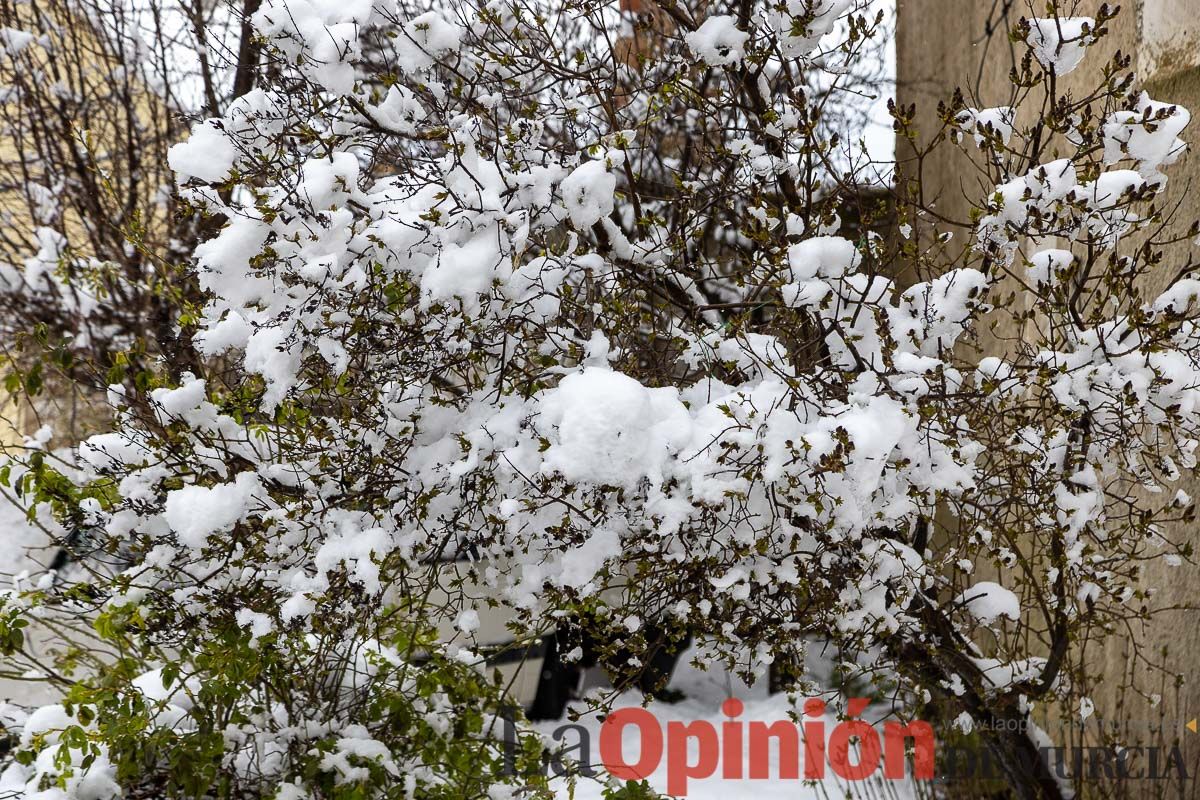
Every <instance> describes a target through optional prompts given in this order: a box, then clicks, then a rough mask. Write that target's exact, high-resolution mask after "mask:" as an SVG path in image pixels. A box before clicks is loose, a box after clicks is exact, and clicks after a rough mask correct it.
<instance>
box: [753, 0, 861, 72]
mask: <svg viewBox="0 0 1200 800" xmlns="http://www.w3.org/2000/svg"><path fill="white" fill-rule="evenodd" d="M854 2H855V0H786V2H784V3H771V4H769V5H770V8H769V9H768V10H767V21H768V23H769V24H770V25H771V27H772V28H774V29H775V33H776V35H777V36H778V37H779V50H780V52H781V53H782V54H783V57H784V58H801V57H803V56H806V55H808V54H809V53H811V52H812V51H813V49H814V48H815V47H816V46H817V45H818V44H819V43H820V41H821V38H822V37H824V36H825V35H826V34H828V33H829V32H830V31H832V30H833V27H834V25H836V24H837V21H838V20H839V19H840V18H841V17H842V15H843V14H845V13H846V12H847V11H849V10H850V9H851V8H853V7H854Z"/></svg>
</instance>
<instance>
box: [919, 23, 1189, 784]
mask: <svg viewBox="0 0 1200 800" xmlns="http://www.w3.org/2000/svg"><path fill="white" fill-rule="evenodd" d="M1030 5H1031V3H1030V2H1028V1H1027V0H1017V2H1015V3H1004V2H998V3H992V2H971V1H969V0H898V7H899V17H898V30H897V69H898V87H897V95H898V98H897V99H898V101H899V103H901V104H909V103H915V104H916V105H917V114H916V125H917V127H918V129H919V131H920V141H919V146H918V147H917V148H916V150H914V149H913V148H912V147H911V146H910V145H909V144H908V143H906V142H904V141H900V142H898V149H897V157H898V159H900V162H901V163H900V166H899V169H898V173H899V174H900V176H901V180H902V181H903V179H904V178H905V177H906V176H908V177H915V176H917V175H919V176H920V178H921V182H922V184H923V186H924V190H925V192H926V194H925V196H926V198H927V199H936V202H937V208H938V211H939V213H940V214H942V215H944V216H946V217H948V218H950V219H951V220H958V221H965V220H967V218H968V212H969V209H970V203H969V200H968V198H969V197H971V198H981V197H983V196H985V193H986V191H987V189H988V188H989V187H988V186H987V184H986V182H985V181H984V180H983V179H982V177H981V176H979V174H978V172H977V170H975V169H974V168H973V167H972V166H971V163H970V161H969V160H968V159H967V158H966V157H965V156H964V155H961V154H958V153H956V152H955V148H953V147H941V148H939V149H938V150H937V151H936V153H935V154H934V155H931V156H925V157H922V156H920V150H921V146H923V145H926V144H928V142H929V141H930V139H931V138H932V137H933V136H934V135H935V134H936V132H937V131H938V130H939V129H940V127H941V123H940V121H939V120H938V116H937V104H938V102H939V101H946V102H949V101H950V98H951V97H952V95H953V92H954V90H955V88H956V87H959V88H961V89H962V90H963V92H964V94H965V96H966V99H967V104H968V105H971V106H976V107H979V108H985V107H991V106H996V105H1004V104H1007V101H1008V99H1009V90H1010V87H1009V84H1008V72H1009V69H1010V67H1011V66H1012V65H1013V63H1014V61H1015V59H1019V58H1020V57H1021V55H1022V54H1023V50H1024V47H1023V45H1021V44H1020V43H1017V44H1013V43H1011V42H1010V41H1009V38H1008V31H1009V30H1011V29H1012V28H1013V27H1014V26H1015V25H1016V23H1017V20H1018V19H1019V18H1020V17H1021V16H1022V15H1023V14H1024V15H1026V16H1029V15H1031V11H1030ZM1032 5H1033V6H1034V8H1035V9H1036V12H1040V11H1041V10H1042V8H1041V7H1042V3H1040V2H1033V3H1032ZM1098 5H1099V2H1098V1H1097V2H1094V1H1093V0H1084V2H1081V3H1080V4H1079V9H1078V12H1076V13H1079V14H1084V15H1088V14H1092V13H1094V9H1095V8H1096V7H1097V6H1098ZM1005 6H1011V7H1010V8H1009V9H1008V11H1007V14H1005V13H1004V7H1005ZM1122 7H1123V11H1122V14H1121V16H1120V17H1119V18H1118V20H1117V21H1115V22H1114V23H1113V24H1112V25H1111V26H1110V30H1111V34H1110V35H1109V36H1108V37H1106V38H1105V39H1104V40H1103V42H1102V44H1100V45H1098V46H1097V47H1094V48H1092V49H1091V50H1090V51H1089V54H1088V55H1087V57H1086V58H1085V60H1084V62H1083V64H1082V65H1081V66H1080V67H1079V69H1078V70H1077V71H1076V72H1075V73H1073V74H1071V75H1069V76H1067V78H1066V79H1065V80H1063V82H1062V84H1061V85H1062V86H1064V87H1065V88H1066V89H1067V90H1068V91H1076V92H1078V91H1079V90H1080V87H1081V86H1082V82H1084V81H1087V82H1089V83H1093V84H1094V83H1095V82H1097V81H1098V79H1099V72H1098V70H1099V68H1100V67H1101V66H1102V65H1103V64H1104V63H1105V62H1106V61H1107V60H1108V59H1109V58H1111V56H1112V55H1113V53H1114V52H1115V51H1116V50H1118V49H1120V50H1121V51H1123V52H1124V53H1132V54H1134V55H1135V59H1134V67H1135V68H1136V70H1137V73H1138V78H1139V80H1140V81H1141V83H1142V86H1143V88H1145V89H1146V90H1147V91H1148V92H1149V93H1150V95H1151V97H1153V98H1154V99H1155V100H1160V101H1166V102H1173V103H1179V104H1181V105H1183V106H1185V107H1186V108H1188V109H1190V110H1191V111H1192V113H1193V116H1194V118H1195V120H1196V121H1194V122H1193V123H1192V125H1191V127H1190V128H1189V129H1188V131H1186V132H1185V134H1184V138H1185V139H1187V140H1189V141H1190V143H1191V149H1192V151H1193V152H1191V153H1189V154H1188V155H1186V156H1184V157H1183V158H1182V159H1181V160H1180V162H1179V163H1177V164H1176V165H1174V166H1173V167H1170V168H1169V169H1168V175H1169V176H1170V180H1171V186H1170V187H1168V194H1169V198H1170V200H1171V202H1172V203H1174V202H1178V201H1182V205H1181V206H1180V208H1179V210H1178V215H1179V216H1178V218H1177V219H1178V220H1180V221H1181V222H1183V223H1184V224H1185V225H1186V223H1188V222H1190V221H1191V220H1194V219H1200V192H1197V191H1196V188H1197V187H1200V0H1135V2H1131V3H1123V4H1122ZM989 31H990V32H991V33H992V35H991V36H989V35H988V34H989ZM1056 157H1060V156H1058V155H1048V156H1047V157H1046V158H1045V159H1043V160H1044V161H1049V160H1051V159H1052V158H1056ZM901 185H903V183H902V184H901ZM941 227H942V228H943V229H954V226H953V225H952V224H949V223H947V224H943V225H942V226H941ZM958 232H959V235H958V236H956V240H965V239H966V237H965V236H963V235H961V229H959V230H958ZM965 246H966V242H965V241H962V242H961V243H960V245H959V247H960V248H962V247H965ZM960 252H961V249H960ZM1188 255H1189V252H1188V247H1187V246H1181V247H1180V248H1177V249H1176V250H1175V251H1173V252H1168V258H1167V262H1166V263H1167V264H1168V265H1169V266H1167V267H1166V268H1165V269H1164V271H1163V273H1162V275H1161V276H1153V277H1152V278H1151V280H1150V281H1149V282H1148V283H1149V284H1151V285H1147V286H1146V290H1147V291H1149V292H1153V291H1154V290H1155V289H1158V288H1161V286H1162V285H1163V284H1165V282H1166V280H1167V279H1168V274H1167V272H1168V271H1171V272H1172V274H1173V271H1174V270H1177V269H1178V267H1179V265H1181V264H1182V263H1184V262H1185V261H1186V259H1187V257H1188ZM1191 255H1194V253H1191ZM1154 284H1157V285H1154ZM1151 296H1153V295H1151ZM1000 333H1001V334H1002V335H1012V336H1018V335H1019V334H1020V332H1019V331H1015V330H1001V331H1000ZM1182 488H1184V489H1185V490H1186V491H1188V492H1189V493H1190V494H1191V495H1192V496H1193V497H1200V480H1198V479H1197V477H1196V476H1194V475H1193V476H1191V477H1190V478H1187V479H1185V481H1184V485H1183V486H1182ZM1172 534H1174V535H1176V536H1180V537H1183V538H1186V539H1187V540H1189V541H1192V542H1194V543H1195V545H1196V546H1197V550H1200V527H1198V526H1196V525H1192V526H1188V527H1187V528H1183V529H1180V530H1176V531H1172ZM1146 582H1147V584H1148V585H1152V586H1156V587H1158V590H1159V594H1158V596H1157V598H1156V606H1157V607H1160V608H1165V607H1171V606H1181V605H1188V604H1191V605H1196V603H1197V601H1198V600H1200V597H1198V594H1200V593H1197V591H1196V587H1197V586H1200V569H1198V568H1196V567H1192V566H1188V565H1186V564H1185V565H1184V566H1182V567H1179V568H1173V569H1172V568H1168V567H1166V566H1165V565H1156V566H1154V567H1152V568H1151V570H1150V571H1149V573H1148V574H1146ZM1139 657H1150V658H1154V659H1162V660H1164V661H1165V662H1166V663H1167V664H1168V666H1169V667H1170V668H1171V669H1172V670H1174V671H1176V672H1178V673H1180V674H1182V675H1183V676H1184V677H1185V679H1186V682H1185V683H1184V684H1183V686H1182V687H1181V688H1179V689H1178V690H1176V688H1175V687H1173V686H1172V685H1171V682H1170V681H1169V680H1162V679H1160V678H1159V677H1156V678H1155V683H1156V685H1155V686H1153V687H1147V688H1148V689H1149V690H1150V691H1154V692H1156V693H1158V694H1161V695H1162V703H1161V705H1160V706H1159V707H1157V708H1151V707H1150V705H1149V704H1148V703H1146V702H1145V701H1144V700H1143V699H1141V698H1137V697H1133V696H1130V695H1128V694H1127V695H1125V696H1124V697H1119V696H1118V694H1119V693H1118V692H1117V691H1116V688H1115V687H1116V686H1117V685H1118V684H1119V683H1120V682H1121V680H1122V675H1123V674H1124V673H1126V672H1127V671H1129V670H1136V671H1138V672H1139V673H1140V674H1142V675H1146V674H1149V673H1150V672H1151V671H1150V670H1147V669H1146V668H1145V667H1144V666H1135V662H1136V661H1137V659H1138V658H1139ZM1093 662H1094V664H1093ZM1196 663H1200V614H1198V613H1197V612H1194V611H1188V610H1174V611H1167V612H1165V613H1162V614H1161V615H1158V616H1156V617H1154V618H1152V620H1151V621H1150V622H1149V623H1146V624H1141V623H1137V624H1135V625H1134V626H1133V627H1132V628H1131V629H1130V630H1128V631H1124V632H1121V633H1120V634H1119V635H1117V636H1115V637H1114V640H1113V641H1112V642H1111V644H1110V645H1109V646H1108V647H1107V648H1106V651H1105V652H1103V653H1098V652H1097V653H1093V654H1091V655H1090V657H1089V662H1088V668H1089V672H1091V673H1092V674H1096V675H1101V676H1103V677H1102V678H1101V680H1100V685H1099V686H1098V687H1097V691H1096V695H1097V701H1098V708H1097V712H1096V716H1097V717H1101V718H1103V717H1107V718H1108V719H1111V720H1117V719H1123V720H1130V721H1132V723H1131V724H1130V725H1129V726H1128V727H1127V728H1126V735H1127V736H1128V737H1129V738H1131V739H1132V738H1138V739H1141V740H1142V741H1143V743H1146V742H1152V743H1158V744H1164V743H1165V744H1167V745H1170V744H1171V743H1172V742H1174V741H1178V742H1179V744H1180V745H1181V746H1182V747H1183V748H1184V754H1185V757H1186V759H1187V766H1188V769H1189V771H1190V773H1191V774H1192V776H1193V780H1191V781H1189V782H1188V783H1187V784H1186V785H1184V786H1182V787H1179V786H1174V785H1170V786H1168V785H1166V784H1160V785H1151V784H1148V783H1142V784H1136V785H1134V787H1133V789H1132V790H1131V791H1129V792H1128V793H1126V794H1125V795H1124V796H1133V797H1141V796H1144V797H1158V796H1162V797H1200V788H1198V787H1200V780H1196V777H1197V772H1200V769H1198V768H1200V734H1196V733H1192V732H1191V731H1189V730H1187V729H1186V727H1185V725H1186V723H1187V721H1188V720H1191V719H1193V718H1195V717H1198V716H1200V673H1196V670H1195V669H1194V665H1195V664H1196ZM1143 720H1145V721H1147V722H1149V723H1150V724H1143V723H1142V721H1143ZM1155 724H1157V725H1159V726H1160V727H1161V729H1159V730H1155V728H1154V725H1155Z"/></svg>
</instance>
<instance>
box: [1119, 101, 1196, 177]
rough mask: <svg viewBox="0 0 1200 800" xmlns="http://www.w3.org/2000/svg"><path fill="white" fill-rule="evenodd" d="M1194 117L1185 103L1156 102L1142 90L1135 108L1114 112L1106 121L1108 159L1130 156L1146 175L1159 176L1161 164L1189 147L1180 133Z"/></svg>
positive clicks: (1172, 160)
mask: <svg viewBox="0 0 1200 800" xmlns="http://www.w3.org/2000/svg"><path fill="white" fill-rule="evenodd" d="M1191 119H1192V115H1191V114H1190V113H1189V112H1188V110H1187V109H1186V108H1184V107H1183V106H1177V105H1172V104H1170V103H1159V102H1156V101H1154V100H1151V99H1150V96H1149V95H1148V94H1146V93H1145V92H1142V95H1141V98H1140V99H1139V100H1138V104H1137V107H1136V108H1135V109H1134V110H1132V111H1117V112H1115V113H1113V114H1110V115H1109V117H1108V120H1107V121H1106V122H1105V123H1104V163H1105V164H1115V163H1117V162H1118V161H1121V160H1122V159H1125V158H1129V159H1132V160H1134V161H1136V162H1137V163H1138V172H1140V173H1141V174H1142V175H1144V176H1146V177H1148V178H1149V177H1155V176H1157V175H1158V169H1159V167H1162V166H1165V165H1169V164H1173V163H1175V160H1176V159H1177V158H1179V156H1180V154H1182V153H1183V152H1184V150H1186V149H1187V145H1186V144H1184V142H1183V140H1182V139H1180V138H1179V134H1181V133H1183V129H1184V128H1186V127H1187V126H1188V123H1189V122H1191Z"/></svg>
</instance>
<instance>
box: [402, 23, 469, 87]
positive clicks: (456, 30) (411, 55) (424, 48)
mask: <svg viewBox="0 0 1200 800" xmlns="http://www.w3.org/2000/svg"><path fill="white" fill-rule="evenodd" d="M462 35H463V29H462V28H461V27H460V26H459V25H457V24H455V23H453V22H451V21H450V20H448V19H446V18H445V17H444V16H442V15H441V14H440V13H438V12H437V11H426V12H425V13H424V14H422V15H421V16H419V17H415V18H413V19H411V20H409V21H408V22H406V23H405V24H404V36H406V37H408V39H409V40H410V41H411V42H412V46H410V47H402V48H397V50H396V54H397V56H399V57H400V59H401V61H400V67H401V68H402V69H404V70H405V71H406V72H417V71H419V70H423V69H428V68H429V67H431V66H433V64H434V60H435V59H437V58H438V57H444V56H445V54H446V53H449V52H451V51H455V50H458V48H459V47H460V46H461V45H462Z"/></svg>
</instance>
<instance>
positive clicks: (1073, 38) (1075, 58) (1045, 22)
mask: <svg viewBox="0 0 1200 800" xmlns="http://www.w3.org/2000/svg"><path fill="white" fill-rule="evenodd" d="M1095 25H1096V20H1094V19H1092V18H1091V17H1044V18H1043V17H1038V18H1034V19H1031V20H1029V39H1028V42H1029V46H1030V47H1032V48H1033V55H1034V57H1035V58H1036V59H1037V60H1038V61H1039V62H1040V63H1041V65H1042V66H1043V67H1045V68H1046V69H1048V70H1052V71H1053V72H1054V74H1055V75H1066V74H1068V73H1069V72H1071V71H1072V70H1074V69H1075V68H1076V67H1078V66H1079V62H1080V61H1082V60H1083V56H1084V53H1085V51H1086V49H1087V46H1088V45H1090V44H1092V43H1093V42H1094V41H1095V37H1094V36H1093V35H1092V28H1094V27H1095Z"/></svg>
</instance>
